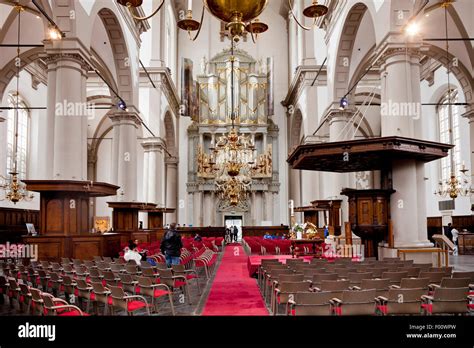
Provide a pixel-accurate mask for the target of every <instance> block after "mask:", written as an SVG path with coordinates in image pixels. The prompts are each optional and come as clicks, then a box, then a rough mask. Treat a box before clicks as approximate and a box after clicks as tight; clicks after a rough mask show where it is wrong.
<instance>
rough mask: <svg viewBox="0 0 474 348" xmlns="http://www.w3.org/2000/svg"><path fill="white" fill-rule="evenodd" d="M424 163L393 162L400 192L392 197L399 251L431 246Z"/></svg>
mask: <svg viewBox="0 0 474 348" xmlns="http://www.w3.org/2000/svg"><path fill="white" fill-rule="evenodd" d="M423 178H424V164H423V163H417V162H416V161H415V160H395V161H393V169H392V181H393V187H394V189H395V190H396V192H395V193H394V194H392V196H391V198H390V215H391V219H392V226H393V234H394V242H395V247H396V248H410V247H427V246H431V243H430V242H429V241H428V239H427V226H426V224H427V222H426V196H425V185H424V179H423Z"/></svg>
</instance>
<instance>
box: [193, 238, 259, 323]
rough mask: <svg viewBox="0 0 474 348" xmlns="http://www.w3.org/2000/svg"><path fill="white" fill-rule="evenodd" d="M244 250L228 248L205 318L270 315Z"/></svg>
mask: <svg viewBox="0 0 474 348" xmlns="http://www.w3.org/2000/svg"><path fill="white" fill-rule="evenodd" d="M247 259H248V256H247V255H246V254H245V252H244V250H243V249H242V247H241V246H240V245H239V246H226V247H225V251H224V256H223V258H222V262H221V264H220V266H219V269H218V270H217V274H216V277H215V278H214V283H213V284H212V287H211V291H210V293H209V297H208V299H207V302H206V306H205V307H204V310H203V312H202V315H239V316H245V315H268V311H267V309H266V307H265V304H264V303H263V299H262V296H261V295H260V291H259V290H258V287H257V282H256V280H255V279H254V278H250V277H249V272H248V269H247Z"/></svg>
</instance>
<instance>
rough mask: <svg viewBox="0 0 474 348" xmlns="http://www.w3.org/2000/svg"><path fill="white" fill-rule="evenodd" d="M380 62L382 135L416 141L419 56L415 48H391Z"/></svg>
mask: <svg viewBox="0 0 474 348" xmlns="http://www.w3.org/2000/svg"><path fill="white" fill-rule="evenodd" d="M379 59H380V61H381V62H382V65H381V79H382V91H381V98H382V106H381V114H382V119H381V127H382V136H383V137H385V136H394V135H397V136H403V137H408V138H413V137H415V136H417V134H415V120H418V119H420V117H421V115H420V113H421V106H420V54H419V52H418V51H417V50H416V49H411V48H410V49H406V47H390V48H387V49H386V50H385V51H384V52H383V53H382V55H381V58H379ZM416 123H419V122H416ZM417 133H418V132H417Z"/></svg>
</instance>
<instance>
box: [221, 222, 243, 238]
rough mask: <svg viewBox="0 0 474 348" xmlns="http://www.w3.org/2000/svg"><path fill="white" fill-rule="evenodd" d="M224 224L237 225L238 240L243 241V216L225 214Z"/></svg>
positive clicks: (227, 225)
mask: <svg viewBox="0 0 474 348" xmlns="http://www.w3.org/2000/svg"><path fill="white" fill-rule="evenodd" d="M224 225H225V227H233V226H237V231H238V233H237V242H241V241H242V225H243V218H242V216H224Z"/></svg>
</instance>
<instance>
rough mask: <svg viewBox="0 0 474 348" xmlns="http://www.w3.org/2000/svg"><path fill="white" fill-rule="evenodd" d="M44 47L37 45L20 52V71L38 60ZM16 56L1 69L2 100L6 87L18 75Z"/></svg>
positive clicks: (0, 87)
mask: <svg viewBox="0 0 474 348" xmlns="http://www.w3.org/2000/svg"><path fill="white" fill-rule="evenodd" d="M43 51H44V49H43V48H42V47H35V48H32V49H30V50H28V51H25V52H23V53H21V54H20V64H21V65H20V71H21V70H23V69H24V68H25V67H26V66H27V65H29V64H30V63H32V62H33V61H35V60H37V59H38V58H39V57H40V54H41V53H43ZM15 59H16V57H15V58H13V59H12V60H10V61H9V62H8V63H7V64H5V66H4V67H3V69H2V70H0V100H3V96H4V93H5V89H6V88H7V86H8V84H9V83H10V81H11V80H12V79H13V78H14V77H15V76H16V73H17V71H18V67H17V66H16V65H15Z"/></svg>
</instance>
